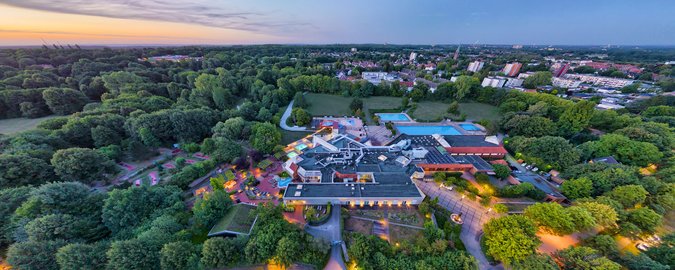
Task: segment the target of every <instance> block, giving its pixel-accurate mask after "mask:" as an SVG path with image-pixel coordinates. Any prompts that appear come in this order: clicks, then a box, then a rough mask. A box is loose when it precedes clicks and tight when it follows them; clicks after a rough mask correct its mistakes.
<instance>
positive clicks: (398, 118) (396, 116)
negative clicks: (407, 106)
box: [377, 113, 411, 122]
mask: <svg viewBox="0 0 675 270" xmlns="http://www.w3.org/2000/svg"><path fill="white" fill-rule="evenodd" d="M377 116H378V117H380V120H382V121H385V122H389V121H391V122H410V121H411V120H410V118H409V117H408V116H407V115H406V114H404V113H378V114H377Z"/></svg>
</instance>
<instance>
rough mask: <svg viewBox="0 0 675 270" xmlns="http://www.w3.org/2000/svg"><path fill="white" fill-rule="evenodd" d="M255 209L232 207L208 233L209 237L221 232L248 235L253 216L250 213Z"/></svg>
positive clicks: (246, 205) (242, 206) (239, 206)
mask: <svg viewBox="0 0 675 270" xmlns="http://www.w3.org/2000/svg"><path fill="white" fill-rule="evenodd" d="M254 209H255V206H251V205H248V204H236V205H233V206H232V207H231V208H230V210H228V211H227V214H225V216H224V217H223V218H222V219H221V220H220V221H218V223H216V225H215V226H213V228H212V229H211V231H210V232H209V235H213V234H220V233H223V232H236V233H242V234H248V233H249V231H250V230H251V227H252V226H253V221H254V220H255V217H254V216H251V215H250V213H251V212H252V211H253V210H254Z"/></svg>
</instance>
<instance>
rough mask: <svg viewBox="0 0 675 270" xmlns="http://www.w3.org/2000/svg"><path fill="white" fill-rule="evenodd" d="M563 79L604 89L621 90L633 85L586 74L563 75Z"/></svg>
mask: <svg viewBox="0 0 675 270" xmlns="http://www.w3.org/2000/svg"><path fill="white" fill-rule="evenodd" d="M564 78H565V79H574V80H579V81H581V82H586V83H591V84H594V85H601V86H605V87H614V88H621V87H624V86H626V85H630V84H633V82H634V81H633V80H628V79H620V78H612V77H603V76H593V75H586V74H565V76H564Z"/></svg>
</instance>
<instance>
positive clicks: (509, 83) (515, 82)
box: [504, 78, 525, 87]
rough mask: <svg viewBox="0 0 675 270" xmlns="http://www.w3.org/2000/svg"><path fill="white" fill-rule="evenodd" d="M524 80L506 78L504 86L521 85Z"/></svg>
mask: <svg viewBox="0 0 675 270" xmlns="http://www.w3.org/2000/svg"><path fill="white" fill-rule="evenodd" d="M524 81H525V80H523V79H516V78H508V79H507V80H506V84H504V87H521V86H523V82H524Z"/></svg>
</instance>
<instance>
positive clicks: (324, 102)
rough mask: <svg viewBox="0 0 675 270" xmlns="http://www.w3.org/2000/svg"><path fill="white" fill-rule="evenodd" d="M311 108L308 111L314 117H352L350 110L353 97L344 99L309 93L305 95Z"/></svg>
mask: <svg viewBox="0 0 675 270" xmlns="http://www.w3.org/2000/svg"><path fill="white" fill-rule="evenodd" d="M305 99H306V100H307V103H309V108H308V109H307V111H308V112H309V113H310V114H311V115H312V116H328V115H332V116H343V115H352V112H351V110H350V109H349V103H351V102H352V98H351V97H343V96H336V95H328V94H314V93H308V94H306V95H305Z"/></svg>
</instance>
